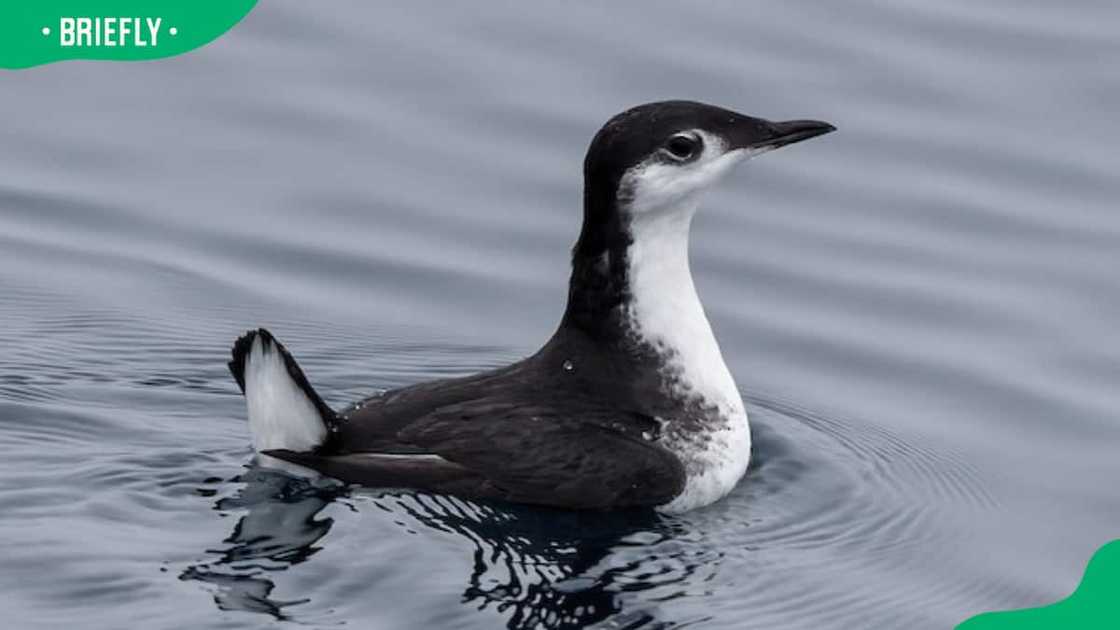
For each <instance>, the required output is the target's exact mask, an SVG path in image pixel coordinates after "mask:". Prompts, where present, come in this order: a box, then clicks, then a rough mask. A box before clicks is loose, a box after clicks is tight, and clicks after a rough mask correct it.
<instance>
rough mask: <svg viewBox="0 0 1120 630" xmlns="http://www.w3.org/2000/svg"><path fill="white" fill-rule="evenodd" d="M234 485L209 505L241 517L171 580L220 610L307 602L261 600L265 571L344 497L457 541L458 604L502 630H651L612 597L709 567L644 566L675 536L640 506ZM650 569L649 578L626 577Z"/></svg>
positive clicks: (284, 610)
mask: <svg viewBox="0 0 1120 630" xmlns="http://www.w3.org/2000/svg"><path fill="white" fill-rule="evenodd" d="M239 481H240V482H242V483H244V486H243V487H242V488H241V490H240V492H238V493H237V495H236V496H233V497H228V498H223V499H221V500H219V501H218V502H216V503H215V505H214V509H216V510H219V511H222V512H226V511H229V510H245V513H244V515H243V516H241V518H240V519H239V520H238V522H237V525H236V526H235V527H234V529H233V532H232V533H231V534H230V536H229V537H228V538H227V539H226V540H225V541H224V542H225V543H226V545H227V546H226V547H224V548H222V549H218V550H214V551H212V553H213V554H215V555H216V557H214V558H212V559H210V560H207V561H204V562H201V563H198V564H195V565H192V566H190V567H188V568H187V569H186V570H184V571H183V572H182V573H181V574H180V576H179V577H180V579H182V580H199V581H203V582H206V583H209V584H210V585H212V586H213V587H215V588H214V601H215V603H216V604H217V606H218V607H219V608H221V609H222V610H240V611H249V612H259V613H264V614H268V615H271V616H272V617H274V618H277V619H288V618H290V617H291V614H290V613H291V610H290V609H289V607H292V606H296V605H298V604H302V603H305V602H307V601H308V600H295V601H278V600H275V599H273V598H271V597H270V593H271V592H272V590H273V587H274V583H273V581H272V580H271V579H270V575H269V574H270V573H274V572H277V571H283V570H288V569H290V568H292V567H294V566H296V565H298V564H300V563H302V562H304V561H306V560H307V559H308V558H310V557H311V556H312V555H314V554H315V553H316V552H317V551H319V550H320V549H321V547H319V546H317V543H318V542H319V541H320V539H322V538H323V537H324V536H325V535H326V534H327V532H329V531H330V529H331V526H332V525H333V519H331V518H326V517H324V518H317V516H318V514H319V512H320V511H322V510H323V508H325V507H326V506H327V505H329V504H330V503H331V502H333V501H335V500H337V499H339V498H341V497H346V496H349V497H351V498H353V499H356V500H357V501H358V503H359V505H360V503H361V500H362V499H363V498H368V499H370V500H371V501H373V502H375V503H377V504H378V506H379V507H381V508H383V509H387V510H389V511H390V512H395V513H397V514H401V513H405V514H408V515H409V516H410V517H411V519H413V520H414V521H415V522H417V523H419V524H421V525H423V526H426V527H428V528H431V529H432V530H436V531H438V532H444V533H449V534H454V535H456V536H460V537H462V538H464V539H466V540H469V541H470V542H471V544H472V546H473V547H474V550H473V558H474V565H473V569H472V571H471V574H470V575H469V576H467V581H466V588H465V590H464V591H463V595H462V599H461V601H462V603H463V604H465V605H467V606H470V607H471V608H474V609H478V610H486V609H489V610H493V611H497V612H498V613H500V614H501V615H502V616H503V617H504V618H505V619H506V627H507V628H510V629H511V630H512V629H521V628H549V629H559V628H582V627H586V626H587V625H589V624H594V623H597V622H600V621H603V620H606V619H610V624H611V627H616V628H637V627H649V626H655V627H656V626H658V625H660V624H659V623H658V622H657V621H656V619H655V618H654V614H655V611H654V610H652V609H649V608H644V609H638V608H635V609H634V610H629V609H628V608H629V607H627V606H625V605H624V601H623V597H622V594H623V593H624V592H627V591H632V590H641V589H644V588H653V587H658V586H665V585H666V582H676V583H678V584H679V583H681V582H688V581H690V580H689V578H690V577H691V574H692V573H693V572H694V571H695V570H696V569H697V568H698V567H700V566H702V565H703V564H705V563H708V562H709V561H710V560H711V559H703V558H692V561H691V562H684V563H683V564H682V563H681V562H680V560H681V558H680V557H673V556H675V555H676V554H673V553H671V552H670V554H668V555H667V556H666V557H663V558H661V559H660V560H661V561H662V562H658V561H656V559H655V561H653V562H650V558H651V556H650V555H649V552H648V551H647V550H650V549H653V548H655V547H656V546H657V545H658V543H659V542H666V541H669V542H670V543H671V541H672V539H675V538H678V536H679V534H680V532H676V531H674V530H675V529H676V527H675V525H674V524H673V522H672V521H669V520H666V519H663V518H661V517H659V516H658V515H656V514H655V513H653V512H649V511H635V512H610V513H591V512H566V511H561V510H550V509H541V508H534V507H528V506H518V505H507V504H493V503H484V502H474V501H466V500H462V499H456V498H452V497H446V496H435V495H427V494H421V493H413V492H392V493H377V494H366V491H361V493H359V492H352V491H350V490H349V489H347V488H346V487H345V486H343V485H341V484H337V483H335V482H333V481H329V480H316V481H309V480H306V479H300V478H295V477H291V476H289V475H286V474H284V473H282V472H278V471H274V470H270V469H266V468H260V467H253V468H250V469H249V470H248V471H247V472H246V473H245V474H244V475H242V476H241V477H240V478H239ZM376 512H379V511H375V513H376ZM366 517H371V518H372V517H373V516H372V514H366ZM627 550H629V552H628V553H627V552H626V551H627ZM612 554H616V555H617V557H614V556H612ZM666 563H668V564H669V565H672V566H671V568H669V567H667V566H666ZM650 571H654V572H656V573H657V574H658V575H660V579H657V580H654V581H653V582H652V583H648V582H642V581H641V580H635V579H634V577H635V575H640V574H645V575H649V572H650Z"/></svg>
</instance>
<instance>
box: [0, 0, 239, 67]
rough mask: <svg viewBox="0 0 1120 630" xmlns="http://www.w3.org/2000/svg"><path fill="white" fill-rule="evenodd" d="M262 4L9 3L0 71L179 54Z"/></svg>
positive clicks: (1, 9)
mask: <svg viewBox="0 0 1120 630" xmlns="http://www.w3.org/2000/svg"><path fill="white" fill-rule="evenodd" d="M256 3H257V0H4V2H0V68H9V69H18V68H29V67H31V66H37V65H41V64H45V63H52V62H55V61H64V60H67V59H101V60H109V61H139V60H144V59H160V58H163V57H171V56H173V55H179V54H182V53H185V52H187V51H190V50H194V49H195V48H198V47H200V46H203V45H205V44H208V43H210V42H212V41H214V40H215V39H217V38H218V37H219V36H220V35H222V34H223V33H225V32H226V31H228V30H230V29H231V28H233V27H234V25H236V24H237V23H238V22H239V21H241V18H243V17H245V16H246V15H247V14H248V13H249V11H251V10H252V9H253V6H254V5H256Z"/></svg>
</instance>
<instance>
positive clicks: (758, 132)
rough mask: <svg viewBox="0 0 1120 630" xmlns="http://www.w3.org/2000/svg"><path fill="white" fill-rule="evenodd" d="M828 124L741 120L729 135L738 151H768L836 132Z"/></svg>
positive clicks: (820, 122)
mask: <svg viewBox="0 0 1120 630" xmlns="http://www.w3.org/2000/svg"><path fill="white" fill-rule="evenodd" d="M836 129H837V128H836V127H832V126H831V124H829V123H828V122H822V121H820V120H785V121H782V122H771V121H768V120H764V119H760V118H749V117H744V118H743V119H739V121H737V123H736V127H735V129H734V130H732V131H731V132H730V133H729V135H730V137H731V143H732V146H734V147H735V148H737V149H748V150H752V151H767V150H771V149H776V148H778V147H784V146H786V145H792V143H794V142H800V141H802V140H808V139H810V138H815V137H818V136H823V135H824V133H828V132H830V131H836Z"/></svg>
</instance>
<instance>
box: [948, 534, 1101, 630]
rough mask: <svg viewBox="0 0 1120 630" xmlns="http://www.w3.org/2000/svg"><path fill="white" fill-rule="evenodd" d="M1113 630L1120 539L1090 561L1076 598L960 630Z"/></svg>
mask: <svg viewBox="0 0 1120 630" xmlns="http://www.w3.org/2000/svg"><path fill="white" fill-rule="evenodd" d="M1067 628H1068V629H1069V630H1113V629H1115V628H1120V540H1114V541H1112V542H1110V543H1108V544H1107V545H1105V546H1104V547H1102V548H1100V549H1099V550H1098V551H1097V553H1096V554H1094V555H1093V558H1092V559H1091V560H1089V567H1088V568H1087V569H1085V577H1084V578H1083V579H1082V580H1081V586H1079V587H1078V588H1077V590H1076V591H1074V593H1073V595H1070V596H1069V597H1067V598H1065V599H1063V600H1062V601H1060V602H1058V603H1056V604H1051V605H1050V606H1044V607H1042V608H1027V609H1023V610H1012V611H1007V612H993V613H986V614H983V615H980V616H978V617H973V618H972V619H969V620H968V621H966V622H964V623H962V624H961V625H959V626H957V630H1066V629H1067Z"/></svg>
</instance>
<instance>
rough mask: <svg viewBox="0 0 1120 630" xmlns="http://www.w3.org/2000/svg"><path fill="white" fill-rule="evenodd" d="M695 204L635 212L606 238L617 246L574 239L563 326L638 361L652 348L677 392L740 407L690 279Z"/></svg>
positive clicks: (733, 385)
mask: <svg viewBox="0 0 1120 630" xmlns="http://www.w3.org/2000/svg"><path fill="white" fill-rule="evenodd" d="M696 205H697V203H696V202H695V201H689V202H686V203H685V204H684V205H682V206H680V207H675V208H665V209H661V210H656V211H652V212H648V213H642V214H639V215H636V216H631V217H629V219H628V220H627V221H626V222H625V225H623V226H622V229H621V234H619V235H615V236H613V237H611V238H607V239H603V242H604V243H608V244H611V245H612V246H607V247H601V248H599V249H597V250H594V251H588V250H582V251H581V249H580V247H579V246H578V245H577V248H576V250H575V253H574V255H573V262H572V279H571V285H570V288H569V295H568V307H567V310H566V311H565V315H564V321H563V323H562V324H561V327H562V328H563V327H565V326H566V327H569V328H576V329H579V330H580V331H581V332H582V333H584V334H586V335H588V336H590V337H591V338H593V339H594V340H596V341H597V342H598V343H600V344H603V345H614V346H615V347H616V348H617V349H619V350H620V351H622V352H626V353H634V354H635V360H641V358H642V357H647V356H649V354H650V353H653V354H655V355H656V356H657V358H658V362H659V363H660V364H663V365H664V366H666V367H668V368H669V370H668V372H671V373H672V376H671V378H670V380H671V381H672V382H671V383H669V385H671V386H672V387H674V388H677V389H678V392H677V393H679V394H680V395H682V396H684V395H686V392H687V393H688V394H689V395H699V396H701V397H702V398H703V399H705V401H706V402H708V403H711V404H714V405H718V406H719V407H721V408H727V409H731V410H735V409H739V410H741V408H742V400H741V398H740V397H739V393H738V389H737V388H736V387H735V383H734V380H733V379H732V377H731V374H730V371H729V370H728V369H727V366H726V364H725V363H724V361H723V356H722V354H721V352H720V349H719V344H718V343H717V342H716V338H715V335H714V334H713V333H712V328H711V325H710V324H709V322H708V318H707V316H706V315H705V313H704V308H703V306H702V305H701V303H700V298H699V296H698V295H697V293H696V287H695V285H694V283H693V280H692V272H691V269H690V266H689V255H688V243H689V231H690V227H691V223H692V216H693V215H694V213H695V210H696ZM586 227H587V226H586V225H585V231H586ZM581 240H582V239H581Z"/></svg>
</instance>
